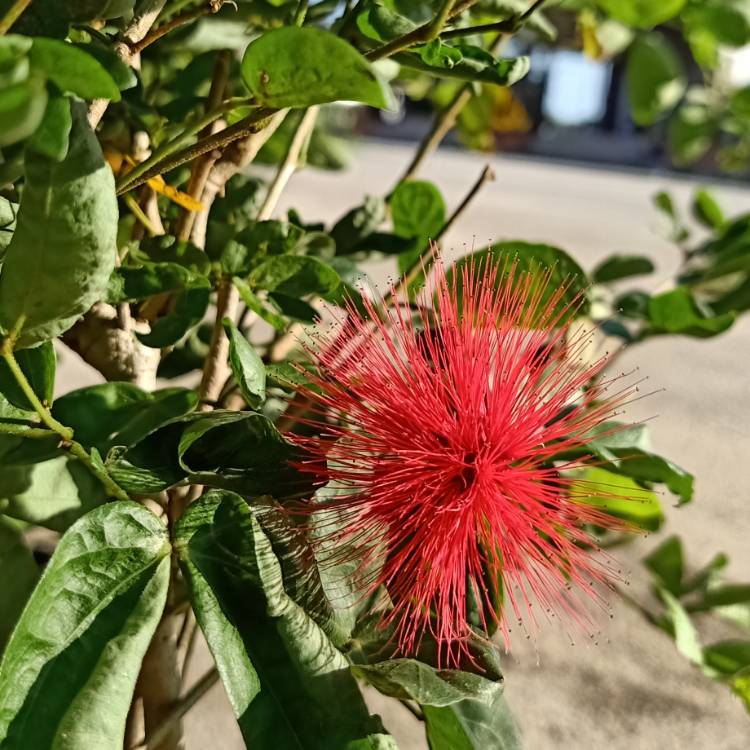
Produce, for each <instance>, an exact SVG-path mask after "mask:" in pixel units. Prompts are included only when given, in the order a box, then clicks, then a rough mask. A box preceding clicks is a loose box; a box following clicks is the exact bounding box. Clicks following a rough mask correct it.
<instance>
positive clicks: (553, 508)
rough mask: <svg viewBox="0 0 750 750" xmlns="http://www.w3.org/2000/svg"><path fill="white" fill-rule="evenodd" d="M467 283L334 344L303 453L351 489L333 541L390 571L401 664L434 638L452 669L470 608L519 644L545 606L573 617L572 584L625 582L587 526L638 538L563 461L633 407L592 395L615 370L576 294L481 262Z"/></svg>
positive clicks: (467, 631) (339, 504)
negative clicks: (580, 314) (583, 318)
mask: <svg viewBox="0 0 750 750" xmlns="http://www.w3.org/2000/svg"><path fill="white" fill-rule="evenodd" d="M454 278H455V279H457V281H453V280H449V279H448V278H447V277H446V274H445V272H444V270H443V269H442V267H441V266H438V270H437V273H436V282H435V284H434V286H435V289H434V292H433V294H432V295H427V294H426V293H424V294H423V305H422V306H420V308H419V310H420V311H419V313H418V314H416V316H413V315H412V311H410V310H409V309H407V308H405V307H403V306H397V307H396V308H395V309H394V308H391V309H389V310H387V311H384V310H383V309H381V308H379V307H378V306H377V305H376V304H375V303H373V302H365V307H366V310H365V311H364V312H363V311H361V310H360V311H358V310H357V309H356V308H355V307H354V305H353V304H349V305H348V307H347V310H346V316H345V319H344V320H343V321H340V325H339V326H338V327H336V326H332V327H331V328H330V329H329V331H328V332H321V333H319V334H318V336H319V340H318V342H317V343H316V344H315V345H314V346H313V347H310V348H309V353H310V354H311V356H312V358H313V369H314V374H313V376H312V377H311V378H310V379H311V382H312V386H311V387H310V388H309V389H305V390H304V396H305V397H306V398H307V399H309V400H310V401H311V402H312V404H313V412H314V414H315V417H314V418H312V419H310V420H306V422H307V424H308V425H313V426H315V427H316V432H317V437H314V438H303V437H297V438H294V439H295V440H296V441H297V442H298V444H299V445H300V446H301V448H302V449H303V452H304V453H305V455H306V458H305V460H303V461H302V462H301V463H300V465H299V467H300V468H302V469H303V470H304V471H307V472H310V473H313V474H314V475H316V476H317V477H318V479H319V481H320V482H321V484H323V483H328V482H329V481H332V482H333V483H334V484H335V485H336V486H337V487H338V488H339V489H338V491H337V492H336V493H335V494H332V495H331V497H330V498H328V499H327V500H326V501H325V502H326V503H327V504H328V505H329V506H330V507H332V508H335V509H336V511H337V512H338V513H339V514H340V513H343V514H344V515H345V518H346V523H345V524H344V525H345V528H344V529H343V530H341V531H338V532H336V531H334V532H330V533H329V534H328V536H329V537H332V541H333V542H335V543H336V545H338V546H339V547H340V548H344V547H348V548H350V549H351V548H352V546H353V547H354V548H355V549H356V550H358V551H359V552H360V553H367V554H368V555H369V557H370V560H369V563H370V564H369V566H368V569H370V570H372V569H373V563H377V565H375V566H374V569H375V570H377V574H376V575H375V577H374V578H370V579H368V580H367V581H366V592H367V593H370V592H372V591H373V590H374V589H375V588H377V587H378V586H380V585H382V586H384V587H385V589H386V590H387V592H388V595H389V598H390V600H391V602H392V608H391V609H390V610H389V611H388V612H387V613H386V615H385V616H384V621H385V624H386V625H392V626H394V628H395V633H396V638H397V641H398V646H399V650H400V651H401V652H402V653H405V654H410V653H413V652H414V651H415V650H416V649H417V648H418V646H419V645H420V642H421V640H422V638H423V636H424V635H425V634H426V633H429V634H431V635H432V637H433V638H434V639H435V640H436V641H437V643H438V646H439V651H440V653H441V657H440V658H441V661H443V662H448V663H453V664H455V663H457V661H458V657H459V656H460V655H461V653H462V652H465V651H466V648H467V641H468V638H469V636H470V635H471V633H472V629H471V626H470V617H469V611H470V609H471V608H473V611H474V613H475V615H474V621H475V622H478V623H479V624H481V625H482V626H483V628H484V629H493V626H499V627H500V628H501V629H502V631H503V633H504V634H505V636H506V639H507V633H508V626H507V621H508V619H509V615H510V610H512V614H513V615H515V617H519V618H520V617H522V616H530V617H531V618H532V620H533V619H534V614H533V608H532V602H533V601H535V602H536V603H537V605H536V606H539V607H541V608H543V609H545V610H547V611H548V612H556V611H559V610H560V609H562V610H563V611H565V612H568V613H572V614H574V615H575V613H576V612H577V611H578V610H577V608H576V606H575V600H574V599H573V598H572V597H571V595H570V593H569V592H570V589H571V584H577V585H578V586H579V587H582V588H584V589H585V590H586V591H587V592H592V591H593V588H592V587H593V584H594V583H596V582H606V581H607V579H608V578H609V567H608V565H607V563H606V562H602V560H601V559H600V557H598V556H597V555H596V554H595V553H594V551H593V550H592V546H593V547H594V548H595V547H596V545H595V542H594V541H593V539H592V538H591V536H590V534H589V532H588V531H587V530H586V529H585V526H586V525H589V524H595V525H596V526H599V527H605V528H621V527H622V523H621V522H617V521H616V520H615V519H613V518H612V517H611V516H609V515H607V514H606V513H603V512H601V511H600V510H597V509H596V508H594V507H592V505H590V504H586V503H584V502H583V501H582V498H581V497H578V496H577V492H576V489H575V488H576V487H579V491H578V494H580V484H578V485H576V484H574V481H573V479H572V478H571V477H570V475H569V473H568V471H567V470H569V469H571V468H574V463H572V462H568V463H567V464H566V463H564V462H562V465H561V462H557V461H555V462H553V457H554V456H557V455H559V454H561V453H563V452H565V451H569V450H571V449H580V448H581V446H582V445H584V444H585V443H586V442H587V440H588V439H590V437H591V432H592V430H593V429H594V428H596V427H597V426H599V425H601V423H602V422H604V421H605V420H606V419H608V418H610V417H611V416H612V415H613V413H614V411H615V410H616V409H617V408H618V406H620V405H621V404H622V402H623V401H624V400H625V399H626V398H627V397H628V396H629V395H630V392H628V391H625V392H621V393H619V394H616V395H614V396H610V397H606V395H605V393H604V390H605V388H606V384H602V385H595V386H593V387H589V388H586V386H587V385H588V384H589V383H590V382H591V380H592V378H593V377H594V376H598V375H600V373H601V370H602V368H603V367H604V365H605V360H603V359H602V360H600V361H598V362H596V363H595V364H593V365H591V364H585V363H584V362H583V359H582V354H583V350H584V348H585V346H586V345H587V343H588V340H589V337H588V335H587V334H579V335H575V334H573V335H571V334H570V332H569V331H568V330H567V329H566V326H565V325H564V323H565V320H566V319H567V318H568V317H569V316H570V313H571V308H572V307H574V306H575V305H573V306H570V305H569V306H567V307H566V306H565V305H564V304H563V300H564V299H565V296H566V285H563V286H562V287H560V288H557V289H553V288H552V287H551V285H550V284H549V278H548V277H545V278H544V279H543V281H542V282H541V283H540V281H539V277H538V276H537V277H532V276H531V275H528V274H520V273H518V272H517V271H516V270H515V267H513V268H509V269H506V270H505V271H501V272H498V271H497V270H488V269H486V268H482V269H479V268H478V267H476V266H474V265H472V264H469V265H465V266H464V267H463V268H462V270H461V271H460V272H459V273H458V274H456V276H455V277H454ZM431 300H432V302H431ZM576 304H578V303H576ZM561 472H562V473H561ZM586 495H587V496H589V497H590V496H591V495H599V496H605V497H606V496H607V491H606V488H595V487H586ZM319 507H320V506H316V508H319ZM329 540H330V539H329ZM373 558H377V560H375V559H373ZM501 602H502V604H501Z"/></svg>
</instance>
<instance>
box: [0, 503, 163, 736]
mask: <svg viewBox="0 0 750 750" xmlns="http://www.w3.org/2000/svg"><path fill="white" fill-rule="evenodd" d="M169 551H170V546H169V540H168V537H167V530H166V527H165V526H164V524H162V522H161V521H159V519H157V518H156V517H155V516H154V515H153V514H152V513H151V512H150V511H148V510H147V509H146V508H144V507H143V506H142V505H138V504H136V503H130V502H119V503H113V504H111V505H106V506H103V507H101V508H98V509H97V510H95V511H93V512H92V513H90V514H89V515H87V516H86V517H85V518H82V519H81V520H80V521H78V523H76V524H75V525H74V526H73V527H71V529H70V530H69V531H68V532H67V534H65V536H64V537H63V538H62V540H61V542H60V545H59V546H58V548H57V550H56V552H55V554H54V555H53V557H52V560H51V561H50V563H49V565H48V566H47V569H46V570H45V572H44V575H43V576H42V579H41V581H40V582H39V585H38V586H37V588H36V590H35V591H34V593H33V594H32V596H31V599H30V600H29V603H28V604H27V606H26V609H25V610H24V612H23V614H22V615H21V619H20V620H19V622H18V625H17V626H16V629H15V631H14V632H13V635H12V636H11V639H10V641H9V643H8V647H7V650H6V652H5V655H4V657H3V661H2V663H0V746H2V747H9V748H10V747H18V748H21V747H24V748H34V750H52V748H54V749H55V750H101V749H102V748H115V747H122V745H123V740H124V734H125V721H126V719H127V715H128V711H129V709H130V702H131V700H132V696H133V689H134V687H135V681H136V678H137V677H138V672H139V670H140V666H141V660H142V659H143V655H144V653H145V651H146V649H147V647H148V644H149V642H150V640H151V637H152V635H153V633H154V631H155V629H156V626H157V624H158V622H159V618H160V616H161V613H162V610H163V608H164V603H165V601H166V595H167V587H168V585H169V568H170V565H169Z"/></svg>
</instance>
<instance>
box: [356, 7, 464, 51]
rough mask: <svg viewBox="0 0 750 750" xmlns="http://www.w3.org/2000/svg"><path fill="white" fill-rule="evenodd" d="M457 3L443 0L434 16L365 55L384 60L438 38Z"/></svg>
mask: <svg viewBox="0 0 750 750" xmlns="http://www.w3.org/2000/svg"><path fill="white" fill-rule="evenodd" d="M455 3H456V0H443V2H442V4H441V5H440V9H439V10H438V12H437V15H435V17H434V18H432V19H431V20H429V21H428V22H427V23H425V24H422V25H421V26H417V28H416V29H414V30H413V31H410V32H409V33H408V34H403V35H402V36H399V37H396V38H395V39H392V40H391V41H390V42H386V43H385V44H383V45H382V46H380V47H376V48H375V49H373V50H370V51H369V52H368V53H367V54H366V55H365V57H366V58H367V59H368V60H373V61H375V60H382V59H383V58H385V57H390V56H391V55H395V54H396V53H398V52H402V51H403V50H405V49H408V48H409V47H413V46H414V45H415V44H425V43H426V42H431V41H432V40H433V39H437V37H438V36H440V32H441V31H442V30H443V26H445V24H446V23H447V22H448V19H449V18H450V17H451V12H452V11H453V6H454V5H455Z"/></svg>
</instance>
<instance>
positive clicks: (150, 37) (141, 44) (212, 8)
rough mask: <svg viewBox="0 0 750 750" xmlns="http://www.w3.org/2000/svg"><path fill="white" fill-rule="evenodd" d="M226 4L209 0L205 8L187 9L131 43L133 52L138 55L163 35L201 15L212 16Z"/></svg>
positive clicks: (216, 0)
mask: <svg viewBox="0 0 750 750" xmlns="http://www.w3.org/2000/svg"><path fill="white" fill-rule="evenodd" d="M222 5H224V0H208V4H207V5H205V6H204V7H203V8H196V9H195V10H186V11H185V12H184V13H180V14H179V15H177V16H175V17H174V18H171V19H170V20H169V21H167V22H166V23H164V24H162V25H161V26H159V27H158V28H156V29H152V30H151V31H150V32H149V33H148V34H146V36H145V37H143V39H141V40H140V41H138V42H136V43H135V44H131V45H130V50H131V54H133V55H138V54H140V53H141V52H143V50H144V49H146V47H148V46H150V45H152V44H153V43H154V42H157V41H158V40H159V39H161V38H162V37H164V36H166V35H167V34H169V32H170V31H174V30H175V29H178V28H179V27H180V26H185V24H188V23H191V22H192V21H195V20H197V19H198V18H200V17H201V16H210V15H213V14H214V13H218V12H219V11H220V10H221V6H222Z"/></svg>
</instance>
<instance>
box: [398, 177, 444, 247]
mask: <svg viewBox="0 0 750 750" xmlns="http://www.w3.org/2000/svg"><path fill="white" fill-rule="evenodd" d="M390 206H391V218H392V220H393V231H394V232H395V233H396V234H397V235H399V236H400V237H408V238H411V237H414V238H419V239H420V240H424V241H425V242H426V241H427V240H429V239H434V238H435V237H436V236H437V234H438V232H439V231H440V230H441V229H442V228H443V224H445V201H444V200H443V196H442V195H441V194H440V191H439V190H438V189H437V187H435V185H434V184H433V183H431V182H427V181H424V180H407V181H405V182H400V183H399V185H398V187H397V188H396V189H395V190H394V191H393V195H392V196H391V200H390Z"/></svg>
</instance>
